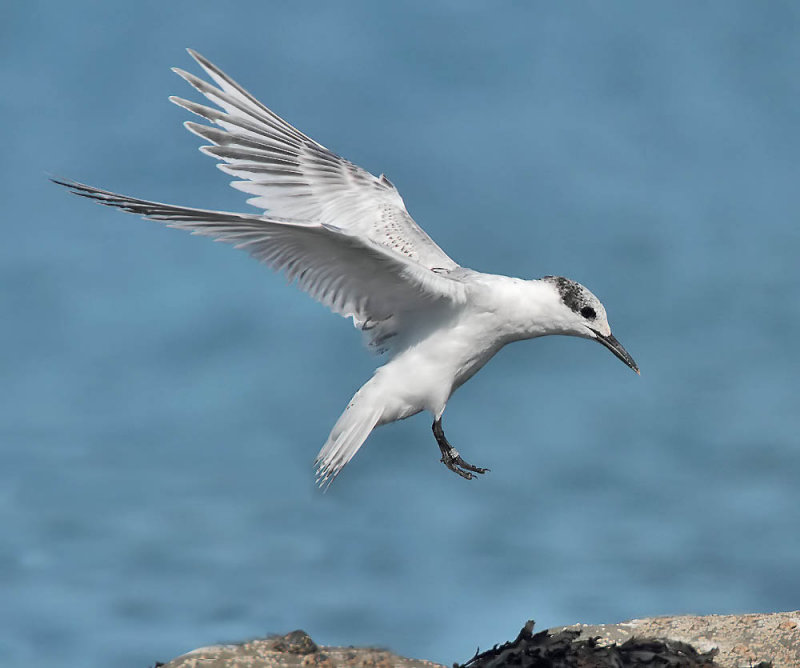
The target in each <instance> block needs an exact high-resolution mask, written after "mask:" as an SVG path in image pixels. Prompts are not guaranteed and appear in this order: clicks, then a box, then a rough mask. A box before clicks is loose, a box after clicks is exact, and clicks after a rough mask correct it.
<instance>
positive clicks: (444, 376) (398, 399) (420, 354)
mask: <svg viewBox="0 0 800 668" xmlns="http://www.w3.org/2000/svg"><path fill="white" fill-rule="evenodd" d="M476 331H477V332H478V333H480V330H479V329H478V328H476V327H475V325H474V323H465V324H462V323H458V324H456V325H455V326H451V327H448V328H446V329H442V330H439V331H437V332H435V333H434V334H432V335H431V336H429V337H427V338H426V339H425V340H424V341H421V342H419V343H417V344H416V345H413V346H410V347H408V348H407V349H405V350H403V351H402V352H401V353H399V354H398V355H397V356H396V357H394V358H393V359H392V360H391V361H390V362H388V363H387V364H385V365H384V366H382V367H380V368H379V369H378V370H377V371H376V372H375V376H374V378H373V380H374V382H375V383H376V384H378V385H379V386H380V391H381V394H382V395H383V396H384V397H385V407H384V411H383V415H382V417H381V419H380V424H386V423H388V422H393V421H395V420H402V419H404V418H407V417H410V416H412V415H416V414H417V413H419V412H421V411H424V410H427V411H430V412H431V413H432V414H433V415H434V416H435V417H439V416H441V414H442V412H443V411H444V408H445V405H446V404H447V401H448V399H449V398H450V395H451V394H452V393H453V392H454V391H455V390H456V389H457V388H458V387H460V386H461V385H463V384H464V383H465V382H466V381H467V380H469V379H470V378H471V377H472V376H474V375H475V374H476V373H477V372H478V371H479V370H480V368H481V367H483V365H484V364H486V362H488V361H489V360H490V359H491V358H492V357H493V356H494V354H495V353H496V352H497V351H498V350H499V349H500V347H501V346H502V344H500V343H498V342H497V341H495V340H494V339H493V337H492V336H491V335H487V336H480V335H479V336H476Z"/></svg>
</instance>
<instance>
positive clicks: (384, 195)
mask: <svg viewBox="0 0 800 668" xmlns="http://www.w3.org/2000/svg"><path fill="white" fill-rule="evenodd" d="M189 53H190V54H191V56H192V57H193V58H194V59H195V60H196V61H197V62H198V63H199V64H200V66H201V67H202V68H203V70H204V71H205V73H206V74H207V75H208V77H209V78H210V79H211V81H213V82H214V83H213V84H212V83H209V82H208V81H205V80H203V79H201V78H199V77H197V76H195V75H193V74H190V73H188V72H185V71H183V70H181V69H177V68H175V71H176V72H177V73H178V74H179V75H180V76H182V77H183V78H184V79H186V81H188V82H189V83H190V84H191V85H192V86H194V88H196V89H197V90H198V91H199V92H200V93H202V94H203V95H204V96H205V97H206V98H207V99H208V100H209V101H210V102H211V103H212V104H214V105H216V106H217V107H219V108H218V109H216V108H214V107H208V106H205V105H202V104H198V103H196V102H191V101H189V100H184V99H181V98H178V97H172V98H170V99H171V100H172V101H173V102H175V103H176V104H178V105H180V106H182V107H184V108H185V109H187V110H189V111H191V112H192V113H194V114H197V115H198V116H201V117H202V118H205V119H206V120H209V121H211V122H212V123H215V124H216V125H217V126H219V128H221V130H220V129H218V128H213V127H210V126H206V125H201V124H198V123H192V122H187V123H186V127H187V128H188V129H189V130H190V131H191V132H194V133H195V134H197V135H199V136H200V137H202V138H204V139H205V140H207V141H209V142H211V144H212V145H211V146H204V147H203V148H202V149H201V150H202V151H203V152H204V153H206V154H208V155H211V156H213V157H215V158H217V159H219V160H221V161H222V162H221V163H220V165H219V167H220V169H222V171H224V172H226V173H227V174H230V175H232V176H234V177H236V178H238V179H242V180H240V181H234V182H233V183H232V184H231V185H233V187H235V188H237V189H238V190H241V191H243V192H246V193H249V194H251V195H254V197H251V198H250V199H249V200H248V203H249V204H252V205H254V206H256V207H259V208H261V209H262V210H264V211H268V212H269V213H270V214H271V215H274V216H277V217H279V218H285V219H296V220H304V221H311V222H315V223H320V224H323V225H332V226H335V227H337V228H340V229H342V230H344V231H346V232H347V233H349V234H351V235H356V236H360V237H365V238H367V239H370V240H371V241H372V242H374V243H377V244H379V245H381V246H384V247H385V248H387V249H389V250H390V251H391V252H393V253H397V254H399V255H403V256H405V257H406V258H408V259H410V260H412V261H414V262H416V263H418V264H420V265H421V266H422V267H425V268H427V269H429V270H432V269H437V270H439V271H442V270H445V271H447V270H453V269H455V268H457V267H458V265H457V264H456V262H454V261H453V260H452V259H451V258H450V257H448V256H447V254H446V253H445V252H444V251H443V250H442V249H441V248H439V246H437V245H436V243H434V241H433V240H432V239H431V238H430V237H429V236H428V235H427V234H426V233H425V231H424V230H423V229H422V228H421V227H419V226H418V225H417V224H416V223H415V222H414V220H413V219H412V218H411V216H410V215H409V214H408V211H407V210H406V208H405V204H404V203H403V199H402V198H401V197H400V194H399V193H398V192H397V189H396V188H395V187H394V185H392V183H391V182H390V181H389V180H388V179H387V178H386V177H385V176H380V177H376V176H374V175H372V174H370V173H369V172H367V171H365V170H363V169H361V168H360V167H358V166H357V165H354V164H353V163H351V162H349V161H347V160H345V159H343V158H341V157H339V156H338V155H336V154H334V153H332V152H331V151H329V150H328V149H327V148H325V147H324V146H322V145H321V144H319V143H317V142H316V141H314V140H313V139H311V138H310V137H307V136H306V135H304V134H303V133H302V132H300V131H299V130H297V129H296V128H294V127H292V126H291V125H290V124H289V123H287V122H286V121H284V120H283V119H282V118H280V117H279V116H278V115H277V114H275V113H274V112H273V111H271V110H270V109H268V108H267V107H265V106H264V105H263V104H261V103H260V102H259V101H258V100H256V99H255V98H254V97H253V96H252V95H250V94H249V93H248V92H247V91H246V90H244V89H243V88H242V87H241V86H240V85H239V84H237V83H236V82H235V81H233V80H232V79H231V78H230V77H228V76H227V75H226V74H225V73H223V72H222V71H221V70H219V69H218V68H217V67H215V66H214V65H212V64H211V63H210V62H209V61H208V60H206V59H205V58H203V57H202V56H201V55H199V54H198V53H196V52H194V51H192V50H189ZM214 84H216V86H215V85H214Z"/></svg>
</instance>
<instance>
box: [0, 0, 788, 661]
mask: <svg viewBox="0 0 800 668" xmlns="http://www.w3.org/2000/svg"><path fill="white" fill-rule="evenodd" d="M186 46H191V47H194V48H195V49H197V50H199V51H200V52H202V53H204V54H205V55H207V56H208V57H209V58H211V59H212V60H213V61H214V62H216V63H218V64H219V65H220V66H222V67H223V68H224V69H225V70H226V71H228V72H229V73H230V74H231V75H232V76H233V77H234V78H236V79H237V80H239V81H240V82H242V83H243V84H245V85H246V87H247V88H248V89H249V90H250V91H251V92H253V93H254V94H255V95H257V96H258V97H259V98H260V99H262V100H263V101H264V102H265V103H266V104H268V105H270V106H272V107H273V108H274V109H275V110H276V111H277V112H278V113H280V114H282V115H284V116H285V117H286V118H287V119H289V120H290V121H291V122H293V123H294V124H296V125H297V126H298V127H300V128H301V129H303V130H304V131H305V132H307V133H308V134H310V135H311V136H313V137H315V138H317V139H318V140H319V141H320V142H322V143H323V144H325V145H326V146H328V147H330V148H331V149H333V150H335V151H337V152H339V153H341V154H343V155H345V156H346V157H348V158H349V159H351V160H353V161H354V162H356V163H358V164H361V165H363V166H364V167H365V168H367V169H369V170H371V171H373V172H375V173H380V172H385V173H386V174H387V175H388V176H389V178H390V179H392V181H393V182H394V183H395V184H396V185H397V186H398V188H399V189H400V191H401V193H402V194H403V196H404V198H405V200H406V202H407V204H408V207H409V209H410V211H411V213H412V215H414V216H415V218H416V219H417V220H418V221H419V222H420V224H422V225H423V226H424V227H425V228H426V229H427V230H428V231H429V232H430V234H431V235H432V236H433V237H434V238H435V239H436V240H437V241H438V242H439V243H440V244H441V245H442V246H443V247H444V248H445V249H446V250H447V251H448V252H449V253H450V254H451V255H452V256H453V257H454V258H456V259H457V260H458V261H460V262H461V263H463V264H465V265H467V266H470V267H474V268H476V269H480V270H483V271H489V272H498V273H507V274H511V275H516V276H522V277H537V276H541V275H544V274H561V275H566V276H570V277H572V278H574V279H576V280H579V281H581V282H583V283H585V284H586V285H588V286H589V287H590V288H591V289H592V290H593V291H594V292H595V293H596V294H598V295H599V296H600V298H601V299H602V300H603V301H604V303H605V304H606V306H607V308H608V311H609V315H610V319H611V323H612V325H613V327H614V331H615V333H616V335H617V337H618V338H619V339H620V340H621V341H622V342H623V343H624V344H625V346H626V347H627V348H628V350H629V351H630V352H631V354H632V355H633V356H634V357H635V358H636V360H637V361H638V363H639V365H640V366H641V368H642V376H641V378H639V377H637V376H636V375H635V374H633V373H631V371H630V370H628V369H627V368H625V367H624V366H623V365H622V364H620V363H619V362H618V361H617V360H616V359H614V357H613V356H612V355H610V354H609V353H608V351H606V350H604V349H603V348H601V347H600V346H597V345H594V344H592V343H590V342H587V341H582V340H577V339H566V338H564V339H556V338H552V339H545V340H539V341H535V342H526V343H520V344H516V345H514V346H511V347H510V348H508V349H506V350H504V351H502V352H501V353H500V354H499V355H498V356H497V358H496V359H494V360H493V361H492V362H491V363H490V364H489V365H488V366H487V367H486V368H485V369H484V370H483V371H482V372H481V373H480V374H479V375H478V376H477V377H476V378H475V379H474V380H473V381H472V382H470V383H469V384H467V385H466V386H465V387H463V388H462V389H461V390H459V392H458V393H457V394H456V395H455V396H454V398H453V400H452V401H451V403H450V406H449V407H448V410H447V413H446V419H445V425H446V428H447V433H448V436H449V437H450V438H451V440H452V441H453V442H454V443H456V444H457V445H458V447H459V448H460V449H461V451H462V452H463V454H464V456H465V457H466V459H468V460H469V461H471V462H473V463H476V464H479V465H483V466H488V467H490V468H491V469H492V471H491V473H489V474H487V475H486V476H485V478H483V479H481V480H479V481H476V482H472V483H467V482H465V481H464V480H462V479H460V478H458V477H457V476H455V475H453V474H452V473H450V472H448V471H447V470H445V468H444V467H443V466H442V465H441V464H440V463H439V461H438V460H439V455H438V450H437V448H436V445H435V443H434V441H433V438H432V436H431V434H430V424H429V422H430V419H429V418H428V417H426V416H419V417H416V418H413V419H411V420H408V421H406V422H404V423H400V424H396V425H392V426H389V427H384V428H382V429H380V430H379V431H378V432H376V433H375V434H374V435H373V436H372V437H371V438H370V440H369V441H368V443H367V444H366V446H365V447H364V448H363V450H362V451H361V452H359V454H358V456H357V457H356V458H355V460H354V461H353V462H352V464H351V465H350V466H348V468H347V469H346V470H345V472H344V473H343V475H342V476H341V477H340V478H339V479H338V480H337V482H336V484H335V485H334V486H333V487H332V488H331V490H330V492H329V493H328V494H327V495H322V494H320V493H319V492H318V491H317V490H316V489H315V488H314V484H313V475H312V468H311V467H312V461H313V458H314V455H315V454H316V452H317V450H318V449H319V447H320V446H321V445H322V443H323V442H324V440H325V437H326V436H327V433H328V430H329V429H330V427H331V426H332V424H333V423H334V421H335V420H336V418H337V416H338V415H339V413H340V411H341V410H342V409H343V407H344V405H345V404H346V402H347V400H348V399H349V397H350V396H351V395H352V393H353V392H354V391H355V390H356V389H357V388H358V387H359V386H360V384H361V383H362V382H364V381H365V380H366V379H367V378H368V377H369V374H370V373H371V371H372V369H373V366H374V365H375V364H376V360H375V359H373V358H370V356H369V355H368V353H367V352H366V351H365V350H364V349H363V348H362V347H361V343H360V340H359V336H358V335H357V334H356V333H355V332H354V331H353V329H352V327H351V325H350V324H349V323H348V322H347V321H345V320H342V319H340V318H337V317H336V316H333V315H331V314H330V313H327V312H326V311H325V309H323V308H321V307H320V306H319V305H318V304H316V303H314V302H313V301H312V300H311V299H309V298H308V297H306V296H305V295H303V294H301V293H300V292H299V291H298V290H297V289H295V288H293V287H287V286H286V284H285V280H284V279H283V278H281V277H279V276H276V275H273V274H271V273H270V272H269V271H267V270H265V269H264V268H263V267H261V266H259V265H258V264H257V263H256V262H254V261H252V260H251V259H250V258H248V257H247V256H246V255H245V254H243V253H240V252H235V251H233V250H231V249H230V248H229V247H227V246H223V245H220V244H213V243H211V242H209V241H208V240H206V239H200V238H193V237H191V236H189V235H187V234H185V233H181V232H178V231H174V230H167V229H164V228H162V227H161V226H159V225H157V224H155V223H146V222H142V221H140V220H138V219H136V218H134V217H132V216H126V215H125V214H122V213H117V212H114V211H110V210H108V209H104V208H102V207H98V206H94V205H92V204H90V203H89V202H86V201H83V200H80V199H79V198H76V197H72V196H70V195H68V194H67V193H66V192H65V191H63V190H62V189H60V188H57V187H56V186H54V185H52V184H50V183H49V182H47V180H46V174H48V173H51V174H56V175H65V176H69V177H72V178H76V179H79V180H83V181H86V182H88V183H92V184H96V185H99V186H103V187H107V188H111V189H116V190H118V191H122V192H125V193H129V194H132V195H137V196H141V197H146V198H152V199H157V200H162V201H169V202H174V203H178V204H188V205H193V206H205V207H213V208H232V209H234V210H247V208H248V207H247V206H246V204H245V203H244V201H243V198H242V196H241V193H237V192H236V191H234V190H232V189H230V188H228V187H227V185H226V181H227V180H228V178H227V177H225V176H224V175H222V174H221V173H219V172H217V171H216V170H215V169H214V166H213V161H211V160H210V159H208V158H207V157H204V156H202V155H201V154H199V153H198V152H197V150H196V147H197V145H198V139H197V138H196V137H194V136H192V135H190V134H189V133H187V132H185V131H184V130H183V129H182V128H181V127H180V123H181V122H182V121H184V120H186V119H187V118H188V116H189V115H188V114H187V113H186V112H184V111H182V110H181V109H179V108H177V107H175V106H173V105H171V104H169V102H168V101H167V99H166V98H167V96H168V95H170V94H179V95H184V96H188V97H192V91H191V89H190V88H189V87H188V86H187V85H185V84H184V83H183V82H182V81H181V80H180V79H179V78H177V77H176V76H175V75H174V74H172V73H171V72H170V71H169V67H170V66H173V65H177V66H180V67H184V68H187V69H190V70H192V71H197V68H196V67H195V66H194V65H193V63H192V62H191V61H190V59H189V57H188V56H187V55H186V54H185V52H184V51H183V48H184V47H186ZM0 55H1V56H2V58H0V81H1V82H2V95H0V120H1V121H2V127H3V135H2V136H3V140H2V161H1V162H0V169H1V170H2V179H0V195H1V196H2V206H3V216H2V219H3V222H2V244H0V280H1V281H2V288H1V289H0V318H2V326H0V350H2V352H0V378H2V388H3V389H2V395H3V398H2V401H0V532H1V533H0V629H2V630H0V665H9V666H10V665H25V666H69V667H75V668H77V667H78V666H80V667H81V668H85V667H86V666H126V667H127V666H130V667H131V668H133V667H136V668H143V667H144V666H146V665H151V664H152V663H153V662H154V661H155V660H157V659H159V660H162V661H163V660H167V659H168V658H170V657H173V656H176V655H178V654H180V653H182V652H184V651H187V650H190V649H192V648H194V647H197V646H200V645H204V644H210V643H213V642H218V641H236V640H243V639H246V638H248V637H251V636H255V635H262V634H265V633H268V632H285V631H288V630H291V629H294V628H297V627H302V628H304V629H306V630H307V631H309V632H310V633H311V634H312V635H313V637H314V638H315V639H316V640H317V641H318V642H321V643H343V644H350V643H353V644H361V643H371V644H379V645H384V646H388V647H391V648H392V649H394V650H396V651H399V652H402V653H405V654H408V655H412V656H418V657H426V658H431V659H435V660H438V661H442V662H452V661H454V660H462V661H463V660H466V659H467V658H468V657H469V656H471V654H472V653H473V652H474V650H475V647H476V646H478V645H480V646H481V647H486V646H488V645H490V644H492V643H494V642H498V641H502V640H504V639H507V638H510V637H512V636H513V635H514V634H515V633H516V631H517V630H518V628H519V627H520V625H521V624H522V623H523V622H524V621H525V620H526V619H528V618H534V619H535V620H536V621H537V625H538V626H539V628H544V627H546V626H551V625H556V624H566V623H571V622H575V621H583V622H612V621H616V620H622V619H626V618H631V617H637V616H648V615H660V614H675V613H735V612H745V611H746V612H753V611H775V610H784V609H796V608H798V607H800V569H799V568H798V565H799V563H800V482H799V481H800V443H798V441H800V438H799V437H798V434H800V401H798V398H799V394H800V393H799V392H798V385H799V384H800V380H799V379H798V377H799V375H800V347H799V346H798V342H799V340H800V169H798V165H799V164H800V5H798V4H797V3H791V2H770V3H754V2H702V3H699V2H672V3H640V2H615V3H605V2H603V3H601V2H575V3H548V2H530V3H521V2H517V3H511V2H509V3H465V2H436V3H429V2H409V3H374V2H351V3H289V2H256V1H249V2H246V1H242V2H235V3H233V2H231V3H220V2H217V3H210V2H189V1H188V0H172V1H171V2H168V3H164V2H137V3H124V4H123V3H110V2H100V1H97V2H89V1H87V0H75V2H69V3H65V2H54V1H51V2H26V3H21V2H20V3H8V5H7V6H5V7H4V10H3V20H2V23H0Z"/></svg>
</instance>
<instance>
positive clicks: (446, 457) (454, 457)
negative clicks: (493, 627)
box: [433, 418, 489, 480]
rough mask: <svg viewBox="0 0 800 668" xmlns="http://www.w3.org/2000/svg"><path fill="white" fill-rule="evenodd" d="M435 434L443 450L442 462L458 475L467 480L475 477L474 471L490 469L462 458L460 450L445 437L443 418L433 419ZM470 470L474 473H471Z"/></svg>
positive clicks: (440, 448)
mask: <svg viewBox="0 0 800 668" xmlns="http://www.w3.org/2000/svg"><path fill="white" fill-rule="evenodd" d="M433 435H434V436H435V437H436V442H437V443H438V444H439V450H441V451H442V464H444V465H445V466H446V467H447V468H449V469H450V470H451V471H453V472H454V473H458V475H460V476H461V477H462V478H466V479H467V480H472V479H473V478H474V477H475V476H474V475H472V473H486V471H488V470H489V469H482V468H480V467H478V466H473V465H472V464H469V463H467V462H465V461H464V460H463V459H461V455H460V454H458V450H456V449H455V448H454V447H453V446H452V445H450V443H449V442H448V440H447V438H445V435H444V429H442V418H439V419H438V420H434V421H433ZM470 471H471V472H472V473H470Z"/></svg>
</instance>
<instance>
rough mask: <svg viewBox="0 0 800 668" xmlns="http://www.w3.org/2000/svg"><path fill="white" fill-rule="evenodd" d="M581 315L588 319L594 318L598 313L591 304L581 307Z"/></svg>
mask: <svg viewBox="0 0 800 668" xmlns="http://www.w3.org/2000/svg"><path fill="white" fill-rule="evenodd" d="M581 315H582V316H583V317H584V318H586V319H587V320H594V319H595V318H596V317H597V313H595V311H594V309H593V308H592V307H591V306H584V307H583V308H582V309H581Z"/></svg>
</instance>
